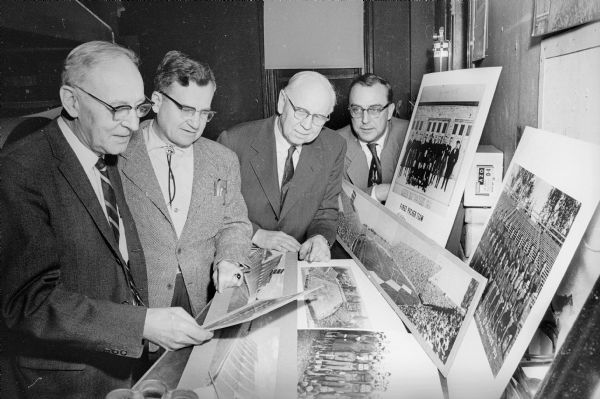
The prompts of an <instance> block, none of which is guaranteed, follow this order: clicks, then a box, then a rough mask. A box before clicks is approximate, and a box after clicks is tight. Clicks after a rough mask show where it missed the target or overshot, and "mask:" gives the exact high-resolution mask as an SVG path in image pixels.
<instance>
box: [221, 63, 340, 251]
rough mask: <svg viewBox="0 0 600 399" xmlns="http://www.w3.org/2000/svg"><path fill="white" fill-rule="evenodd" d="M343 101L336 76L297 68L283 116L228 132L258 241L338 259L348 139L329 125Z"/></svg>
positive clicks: (281, 103)
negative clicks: (335, 249) (334, 251)
mask: <svg viewBox="0 0 600 399" xmlns="http://www.w3.org/2000/svg"><path fill="white" fill-rule="evenodd" d="M334 105H335V92H334V90H333V87H332V86H331V83H329V81H328V80H327V79H326V78H325V77H324V76H323V75H321V74H319V73H317V72H310V71H303V72H299V73H297V74H296V75H294V76H293V77H292V78H291V79H290V81H289V83H288V85H287V86H286V88H285V89H283V90H281V92H280V93H279V99H278V102H277V112H278V115H276V116H273V117H271V118H267V119H263V120H258V121H253V122H247V123H243V124H241V125H238V126H235V127H234V128H232V129H230V130H228V131H224V132H223V133H222V134H221V135H220V137H219V142H220V143H222V144H224V145H225V146H227V147H229V148H231V149H232V150H234V151H235V152H236V154H237V155H238V157H239V159H240V165H241V172H242V194H243V195H244V199H245V200H246V204H247V206H248V216H249V218H250V221H251V222H252V227H253V236H252V242H253V243H254V244H255V245H257V246H259V247H261V248H269V249H276V250H280V251H298V252H299V257H300V259H306V260H308V261H323V260H329V259H330V256H331V254H330V250H329V248H330V245H331V244H332V243H333V241H334V240H335V234H336V229H337V218H338V202H337V201H338V199H337V197H338V194H339V193H340V191H341V181H342V169H343V166H344V154H345V153H346V145H345V143H344V140H342V139H341V138H340V137H339V136H338V135H337V134H335V132H333V131H331V130H329V129H327V128H325V129H323V125H324V124H325V122H327V121H328V120H329V114H330V113H331V112H332V111H333V106H334Z"/></svg>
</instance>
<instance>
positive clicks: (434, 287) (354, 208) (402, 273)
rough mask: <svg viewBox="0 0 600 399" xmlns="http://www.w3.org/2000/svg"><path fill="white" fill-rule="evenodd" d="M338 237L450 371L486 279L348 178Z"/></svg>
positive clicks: (428, 350)
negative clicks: (354, 184)
mask: <svg viewBox="0 0 600 399" xmlns="http://www.w3.org/2000/svg"><path fill="white" fill-rule="evenodd" d="M337 239H338V241H339V242H340V243H341V244H342V246H344V248H345V249H346V250H347V251H348V252H349V253H350V254H352V257H353V258H354V259H355V260H357V263H358V264H359V266H360V267H361V268H362V269H363V270H364V271H365V273H366V275H367V276H368V277H369V279H370V280H371V281H372V282H373V284H374V285H375V287H377V289H378V290H379V292H380V293H381V295H382V296H383V297H384V298H385V300H386V301H387V302H388V303H389V304H390V305H391V307H392V308H393V309H394V311H395V312H396V314H398V316H399V317H400V319H401V320H402V321H403V322H404V323H405V325H406V326H407V327H408V329H409V330H410V331H411V333H412V335H413V337H415V339H416V340H417V342H419V344H420V345H421V347H422V348H423V350H424V351H425V353H426V354H427V355H428V356H429V358H430V359H431V360H432V361H433V363H434V364H435V365H436V367H437V368H438V369H439V370H440V372H441V373H442V374H443V375H444V376H446V375H448V372H449V370H450V367H451V366H452V362H453V359H454V357H455V356H456V353H457V351H458V350H459V348H460V345H461V341H462V339H463V337H464V334H465V331H466V328H467V326H468V324H469V322H470V320H471V319H472V317H473V313H474V311H475V308H476V306H477V303H478V302H479V298H480V297H481V294H482V292H483V289H484V286H485V279H484V278H483V277H481V276H480V275H479V274H478V273H476V272H474V271H473V270H472V269H470V268H469V267H468V266H467V265H466V264H464V263H463V262H462V261H460V260H459V259H458V258H456V257H455V256H454V255H452V254H451V253H450V252H448V251H446V250H445V249H444V248H442V247H441V246H439V245H438V244H436V243H435V242H433V241H432V240H431V239H429V238H427V237H426V236H424V235H423V234H422V233H420V232H419V231H418V230H416V229H415V228H413V227H412V226H410V225H407V224H406V223H404V222H403V221H402V220H401V219H400V218H398V217H397V216H396V215H394V214H393V213H392V212H391V211H390V210H389V209H387V208H386V207H384V206H382V205H381V204H379V203H378V202H377V201H375V200H373V199H372V198H371V197H370V196H368V195H366V194H365V193H363V192H362V191H361V190H359V189H358V188H356V187H355V186H353V185H352V184H350V183H348V182H346V181H344V182H343V184H342V194H341V196H340V221H339V225H338V238H337Z"/></svg>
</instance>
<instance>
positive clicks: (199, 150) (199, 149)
mask: <svg viewBox="0 0 600 399" xmlns="http://www.w3.org/2000/svg"><path fill="white" fill-rule="evenodd" d="M193 151H194V171H193V182H192V198H191V199H190V207H189V210H188V216H187V219H186V223H185V225H184V226H183V229H182V230H181V236H180V237H183V236H184V235H185V232H186V230H187V229H188V228H189V227H188V221H189V220H196V216H195V214H196V212H200V211H201V210H202V209H206V208H205V207H203V204H202V201H204V200H205V196H204V195H202V193H203V192H207V191H209V190H213V187H203V185H205V184H206V180H205V178H206V177H207V176H209V175H210V174H211V172H212V171H213V170H214V169H215V168H214V166H213V164H212V162H211V161H210V160H209V158H208V156H207V154H205V151H204V147H203V144H202V139H199V140H198V141H196V142H195V143H194V144H193ZM203 177H204V178H203Z"/></svg>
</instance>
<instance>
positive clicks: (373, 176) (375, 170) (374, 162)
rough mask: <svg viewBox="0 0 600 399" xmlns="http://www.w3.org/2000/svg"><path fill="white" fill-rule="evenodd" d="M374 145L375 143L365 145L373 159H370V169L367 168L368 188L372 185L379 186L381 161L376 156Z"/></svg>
mask: <svg viewBox="0 0 600 399" xmlns="http://www.w3.org/2000/svg"><path fill="white" fill-rule="evenodd" d="M376 145H377V143H367V147H368V148H369V151H371V154H372V155H373V158H371V167H370V168H369V187H371V186H372V185H373V184H381V161H380V160H379V157H378V156H377V149H376V148H375V146H376Z"/></svg>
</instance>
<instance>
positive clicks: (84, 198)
mask: <svg viewBox="0 0 600 399" xmlns="http://www.w3.org/2000/svg"><path fill="white" fill-rule="evenodd" d="M48 139H49V143H50V147H51V148H52V152H53V154H54V156H55V157H56V158H57V159H58V160H59V161H60V164H59V166H58V169H59V170H60V172H61V173H62V175H63V176H64V178H65V179H66V180H67V182H68V183H69V185H70V186H71V188H72V189H73V192H75V195H77V197H78V198H79V200H80V201H81V203H82V204H83V206H84V207H85V209H86V210H87V211H88V213H89V215H90V217H91V218H92V220H93V221H94V224H95V225H96V227H97V228H98V230H99V231H100V233H101V234H102V236H103V237H104V239H105V241H106V242H107V243H108V245H109V246H110V248H111V249H112V251H113V252H114V253H115V254H116V255H117V256H118V257H119V258H120V259H121V260H123V258H122V256H121V252H120V251H119V243H118V242H117V241H116V239H115V236H114V234H113V232H112V229H111V228H110V226H109V224H108V220H107V219H106V216H104V212H103V211H102V207H101V206H100V203H99V202H98V197H97V196H96V192H95V191H94V189H93V187H92V185H91V183H90V181H89V179H88V177H87V174H86V173H85V171H84V170H83V167H82V166H81V163H80V162H79V159H78V158H77V155H75V152H74V151H73V149H72V148H71V146H70V145H69V143H68V142H67V139H65V137H64V136H63V134H62V132H61V131H60V128H59V127H58V125H57V124H56V122H53V124H52V125H50V127H49V129H48Z"/></svg>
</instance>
